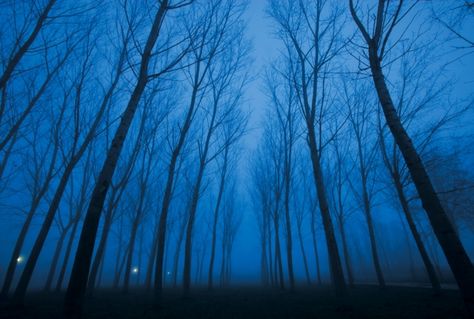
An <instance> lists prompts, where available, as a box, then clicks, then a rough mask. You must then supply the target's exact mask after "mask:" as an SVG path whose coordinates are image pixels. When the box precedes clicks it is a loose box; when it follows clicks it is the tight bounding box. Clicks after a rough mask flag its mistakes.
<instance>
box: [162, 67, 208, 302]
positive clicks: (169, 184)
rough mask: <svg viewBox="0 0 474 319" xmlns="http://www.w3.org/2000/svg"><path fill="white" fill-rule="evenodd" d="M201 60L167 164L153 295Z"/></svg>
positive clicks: (194, 98)
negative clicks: (175, 143)
mask: <svg viewBox="0 0 474 319" xmlns="http://www.w3.org/2000/svg"><path fill="white" fill-rule="evenodd" d="M200 70H201V62H200V61H199V62H197V63H196V69H195V72H194V85H193V91H192V94H191V101H190V104H189V108H188V113H187V114H186V119H185V121H184V125H183V128H182V129H181V132H180V136H179V141H178V144H177V145H176V147H175V148H174V150H173V153H172V155H171V161H170V164H169V166H168V177H167V181H166V188H165V193H164V196H163V204H162V205H161V214H160V221H159V226H158V250H157V254H156V271H155V295H156V296H160V294H161V291H162V289H163V258H164V251H165V240H166V223H167V219H168V211H169V206H170V203H171V198H172V195H173V194H172V193H173V186H174V177H175V176H174V175H175V169H176V164H177V161H178V156H179V154H180V153H181V149H182V148H183V145H184V142H185V140H186V136H187V134H188V131H189V128H190V127H191V123H192V119H193V114H194V110H195V107H196V101H197V94H198V91H199V83H200V79H199V75H200V73H201V71H200Z"/></svg>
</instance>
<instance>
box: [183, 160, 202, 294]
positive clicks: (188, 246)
mask: <svg viewBox="0 0 474 319" xmlns="http://www.w3.org/2000/svg"><path fill="white" fill-rule="evenodd" d="M206 153H207V151H206ZM204 156H206V155H204ZM205 161H206V159H204V161H201V164H200V168H199V173H198V177H197V180H196V184H195V185H194V190H193V196H192V200H191V209H190V212H189V218H188V223H187V227H186V239H185V242H184V265H183V294H184V295H185V296H187V295H188V294H189V289H190V288H191V252H192V238H193V229H194V221H195V219H196V211H197V204H198V200H199V194H200V189H201V181H202V177H203V174H204V168H205Z"/></svg>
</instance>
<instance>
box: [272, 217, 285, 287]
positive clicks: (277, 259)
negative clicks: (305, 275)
mask: <svg viewBox="0 0 474 319" xmlns="http://www.w3.org/2000/svg"><path fill="white" fill-rule="evenodd" d="M273 221H274V227H275V262H276V266H277V267H278V268H276V269H275V274H277V273H278V277H277V278H278V280H277V282H279V286H280V289H285V279H284V278H283V262H282V260H281V249H280V234H279V231H278V229H279V227H278V220H277V219H276V218H274V219H273Z"/></svg>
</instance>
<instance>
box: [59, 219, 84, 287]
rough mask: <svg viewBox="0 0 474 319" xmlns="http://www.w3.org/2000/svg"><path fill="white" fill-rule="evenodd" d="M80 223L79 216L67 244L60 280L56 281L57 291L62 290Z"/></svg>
mask: <svg viewBox="0 0 474 319" xmlns="http://www.w3.org/2000/svg"><path fill="white" fill-rule="evenodd" d="M78 225H79V217H77V218H76V220H75V221H74V224H73V225H72V230H71V235H70V236H69V240H68V242H67V245H66V250H65V252H64V259H63V265H62V267H61V270H60V271H59V276H58V281H57V282H56V292H59V291H61V287H62V285H63V280H64V276H65V275H66V268H67V264H68V261H69V256H70V255H71V250H72V244H73V243H74V239H75V238H76V231H77V226H78Z"/></svg>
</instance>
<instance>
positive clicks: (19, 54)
mask: <svg viewBox="0 0 474 319" xmlns="http://www.w3.org/2000/svg"><path fill="white" fill-rule="evenodd" d="M55 3H56V0H49V1H48V3H47V4H46V6H45V7H44V9H43V11H41V14H40V15H39V17H38V19H37V20H36V23H35V27H34V28H33V30H32V31H31V33H30V35H29V36H28V38H27V39H26V41H25V42H24V43H23V44H22V45H21V46H20V47H19V48H18V50H17V51H16V52H15V54H14V55H13V56H12V58H11V59H10V60H9V61H8V63H7V65H6V67H5V70H4V71H3V74H2V75H1V77H0V90H3V89H4V88H5V87H6V85H7V82H8V80H9V79H10V77H11V76H12V73H13V71H14V70H15V68H16V66H17V65H18V63H20V61H21V59H22V58H23V56H24V55H25V54H26V52H28V50H29V48H30V47H31V45H32V44H33V42H34V41H35V39H36V38H37V36H38V34H39V32H40V31H41V29H42V28H43V25H44V23H45V22H46V20H47V19H48V15H49V13H50V11H51V9H52V8H53V6H54V4H55Z"/></svg>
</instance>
